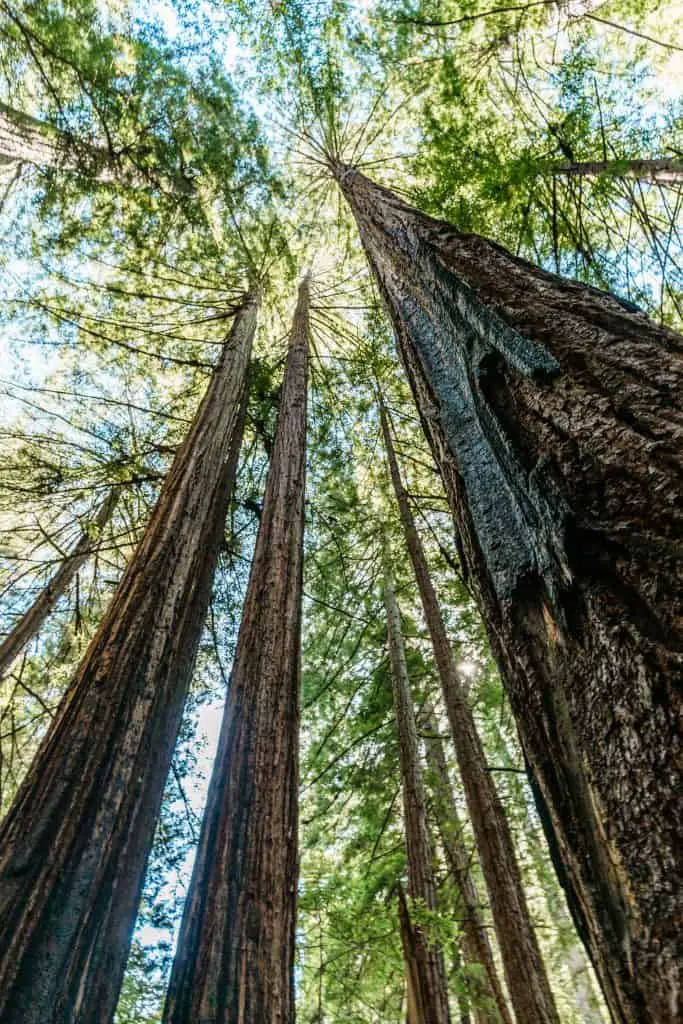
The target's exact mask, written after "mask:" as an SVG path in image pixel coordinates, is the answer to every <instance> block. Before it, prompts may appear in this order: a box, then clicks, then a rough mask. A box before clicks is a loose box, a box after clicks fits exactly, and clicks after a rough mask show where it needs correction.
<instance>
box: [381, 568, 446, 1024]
mask: <svg viewBox="0 0 683 1024" xmlns="http://www.w3.org/2000/svg"><path fill="white" fill-rule="evenodd" d="M384 604H385V607H386V613H387V632H388V642H389V661H390V663H391V690H392V695H393V701H394V714H395V716H396V730H397V733H398V752H399V761H400V766H401V792H402V795H403V822H404V828H405V835H406V855H407V861H408V895H409V896H410V899H411V901H412V902H413V903H417V904H419V905H421V906H423V907H424V908H425V909H426V910H428V911H432V912H435V911H436V910H437V898H436V883H435V881H434V867H433V863H432V859H433V853H432V846H431V842H430V839H429V832H428V828H427V808H426V803H425V791H424V781H423V777H422V765H421V763H420V751H419V745H418V739H417V726H416V724H415V713H414V711H413V702H412V696H411V692H410V680H409V679H408V666H407V664H406V656H405V648H404V645H403V634H402V632H401V614H400V612H399V608H398V604H397V601H396V595H395V593H394V587H393V583H392V581H391V576H390V573H389V570H388V566H386V565H385V571H384ZM401 912H402V911H401ZM402 932H403V923H402ZM410 933H411V943H410V945H411V954H410V959H408V958H406V969H407V971H408V976H409V978H410V979H411V985H412V998H413V1000H414V1001H415V1002H416V1003H417V1004H418V1006H419V1007H420V1010H419V1013H418V1020H419V1021H420V1024H450V1013H449V1010H448V988H447V984H446V969H445V966H444V960H443V954H442V952H441V949H440V947H439V946H438V945H436V944H435V943H434V942H432V941H430V938H429V934H428V931H427V930H426V929H425V928H424V927H422V926H421V925H413V924H412V923H411V924H410ZM404 947H405V941H404Z"/></svg>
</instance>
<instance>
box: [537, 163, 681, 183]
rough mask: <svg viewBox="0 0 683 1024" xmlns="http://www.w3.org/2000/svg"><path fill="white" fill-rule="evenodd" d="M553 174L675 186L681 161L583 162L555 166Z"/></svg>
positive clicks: (679, 172) (678, 180)
mask: <svg viewBox="0 0 683 1024" xmlns="http://www.w3.org/2000/svg"><path fill="white" fill-rule="evenodd" d="M551 170H552V173H553V174H564V175H566V176H567V177H570V178H571V177H586V178H600V177H610V178H636V179H637V180H638V181H651V182H654V183H655V184H656V185H676V184H680V183H681V182H683V161H681V160H674V159H673V158H660V159H656V160H583V161H578V162H575V163H564V164H556V165H555V166H554V167H552V169H551Z"/></svg>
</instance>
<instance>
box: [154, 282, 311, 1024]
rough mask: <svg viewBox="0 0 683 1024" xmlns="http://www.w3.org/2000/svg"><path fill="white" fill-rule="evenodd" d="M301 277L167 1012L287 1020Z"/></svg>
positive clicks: (299, 547) (302, 390)
mask: <svg viewBox="0 0 683 1024" xmlns="http://www.w3.org/2000/svg"><path fill="white" fill-rule="evenodd" d="M309 287H310V286H309V278H308V277H306V278H305V279H304V281H303V283H302V284H301V286H300V289H299V299H298V303H297V307H296V312H295V314H294V323H293V327H292V332H291V336H290V342H289V354H288V357H287V366H286V369H285V379H284V384H283V390H282V399H281V403H280V412H279V416H278V423H277V429H276V435H275V443H274V448H273V457H272V461H271V465H270V471H269V473H268V480H267V484H266V491H265V495H264V501H263V512H262V515H261V522H260V525H259V531H258V537H257V540H256V549H255V552H254V559H253V563H252V567H251V573H250V577H249V585H248V588H247V595H246V598H245V603H244V610H243V612H242V623H241V626H240V632H239V638H238V642H237V650H236V653H235V663H234V667H233V670H232V676H231V680H230V687H229V690H228V694H227V697H226V705H225V712H224V716H223V724H222V728H221V735H220V741H219V746H218V754H217V757H216V763H215V766H214V770H213V776H212V779H211V785H210V788H209V796H208V802H207V807H206V811H205V814H204V820H203V822H202V831H201V836H200V840H199V849H198V852H197V859H196V862H195V867H194V872H193V875H192V882H191V884H190V889H189V892H188V896H187V902H186V905H185V913H184V915H183V923H182V927H181V932H180V938H179V941H178V950H177V953H176V958H175V962H174V964H173V971H172V974H171V982H170V986H169V991H168V996H167V1000H166V1007H165V1010H164V1018H163V1019H164V1021H166V1022H168V1024H199V1022H201V1024H292V1022H293V1021H294V935H295V920H296V890H297V803H298V779H299V765H298V748H299V681H300V631H301V596H302V562H303V529H304V487H305V467H306V385H307V368H308V344H309V319H308V317H309V312H308V311H309V301H310V296H309Z"/></svg>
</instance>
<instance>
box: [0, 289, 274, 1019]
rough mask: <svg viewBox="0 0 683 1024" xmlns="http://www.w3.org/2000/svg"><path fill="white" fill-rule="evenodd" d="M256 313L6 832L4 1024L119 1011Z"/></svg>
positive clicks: (0, 975) (233, 338)
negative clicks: (123, 975)
mask: <svg viewBox="0 0 683 1024" xmlns="http://www.w3.org/2000/svg"><path fill="white" fill-rule="evenodd" d="M256 311H257V302H256V299H255V298H253V297H250V298H248V299H247V301H246V302H245V303H244V305H243V306H242V307H241V309H240V310H239V311H238V313H237V316H236V318H235V322H234V325H233V328H232V331H231V335H230V339H229V341H228V343H227V344H226V346H225V349H224V351H223V354H222V356H221V358H220V360H219V363H218V365H217V367H216V369H215V370H214V373H213V376H212V379H211V383H210V384H209V388H208V390H207V393H206V395H205V396H204V399H203V401H202V404H201V406H200V408H199V411H198V412H197V415H196V417H195V420H194V423H193V425H192V427H191V429H190V432H189V434H188V436H187V439H186V440H185V442H184V444H183V445H182V447H181V448H180V449H179V451H178V454H177V455H176V457H175V460H174V462H173V465H172V467H171V470H170V472H169V474H168V476H167V478H166V480H165V482H164V485H163V488H162V491H161V494H160V496H159V500H158V502H157V505H156V508H155V510H154V513H153V515H152V518H151V520H150V523H149V526H148V527H147V530H146V532H145V535H144V537H143V539H142V541H141V542H140V545H139V547H138V549H137V551H136V553H135V555H134V556H133V558H132V560H131V562H130V564H129V565H128V568H127V569H126V572H125V574H124V576H123V579H122V581H121V583H120V584H119V587H118V589H117V591H116V594H115V596H114V598H113V600H112V603H111V605H110V607H109V609H108V611H107V613H106V615H105V617H104V620H103V622H102V625H101V626H100V628H99V630H98V632H97V633H96V635H95V637H94V638H93V640H92V642H91V644H90V646H89V648H88V650H87V652H86V655H85V657H84V659H83V661H82V663H81V665H80V667H79V669H78V671H77V673H76V676H75V678H74V680H73V681H72V683H71V686H70V687H69V689H68V691H67V693H66V695H65V697H64V699H63V701H62V703H61V705H60V707H59V710H58V712H57V715H56V717H55V720H54V722H53V724H52V726H51V728H50V730H49V732H48V734H47V736H46V737H45V740H44V741H43V743H42V745H41V747H40V749H39V751H38V753H37V755H36V757H35V759H34V762H33V764H32V766H31V768H30V770H29V773H28V776H27V778H26V779H25V781H24V783H23V785H22V786H21V788H20V790H19V792H18V794H17V797H16V799H15V801H14V804H13V805H12V808H11V809H10V811H9V813H8V815H7V817H6V818H5V820H4V822H3V823H2V826H1V827H0V1019H2V1020H3V1021H5V1020H6V1021H8V1022H9V1021H11V1022H12V1024H48V1022H50V1024H109V1022H110V1021H111V1019H112V1017H113V1014H114V1010H115V1007H116V1000H117V996H118V991H119V987H120V983H121V978H122V974H123V969H124V966H125V961H126V956H127V953H128V947H129V944H130V938H131V932H132V928H133V923H134V920H135V914H136V910H137V905H138V900H139V894H140V889H141V886H142V881H143V876H144V871H145V864H146V861H147V856H148V853H149V849H150V846H151V843H152V837H153V833H154V826H155V822H156V819H157V816H158V812H159V806H160V803H161V798H162V794H163V789H164V783H165V780H166V775H167V773H168V769H169V766H170V762H171V756H172V753H173V748H174V745H175V741H176V737H177V734H178V729H179V727H180V721H181V716H182V710H183V704H184V702H185V695H186V692H187V688H188V685H189V682H190V678H191V675H192V669H193V665H194V659H195V655H196V650H197V645H198V642H199V637H200V633H201V629H202V625H203V622H204V618H205V615H206V609H207V606H208V601H209V597H210V592H211V584H212V579H213V574H214V570H215V564H216V558H217V555H218V549H219V545H220V542H221V539H222V535H223V531H224V527H225V512H226V505H227V501H228V498H229V495H230V491H231V488H232V485H233V481H234V476H235V469H236V464H237V446H238V444H239V441H240V436H239V434H240V429H239V428H240V425H241V423H242V422H243V410H244V395H245V387H246V374H247V367H248V363H249V355H250V351H251V343H252V339H253V335H254V329H255V325H256ZM226 460H228V461H227V465H226Z"/></svg>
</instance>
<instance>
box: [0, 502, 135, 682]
mask: <svg viewBox="0 0 683 1024" xmlns="http://www.w3.org/2000/svg"><path fill="white" fill-rule="evenodd" d="M120 493H121V492H120V490H119V488H117V487H114V488H112V489H111V491H110V492H109V494H108V495H107V497H106V498H105V499H104V501H103V502H102V503H101V505H100V507H99V509H98V510H97V514H96V515H95V517H94V518H93V520H92V522H91V523H89V524H88V526H87V528H85V529H84V530H82V532H81V536H80V537H79V539H78V541H77V542H76V544H75V545H74V547H73V549H72V550H71V552H70V553H69V554H68V555H67V556H66V558H64V560H63V561H62V563H61V565H60V566H59V568H58V569H57V571H56V572H55V574H54V575H53V577H52V578H51V579H50V580H49V582H48V583H47V584H46V585H45V586H44V587H43V589H42V590H41V592H40V593H39V594H38V596H37V597H36V599H35V600H34V601H33V603H32V604H31V606H30V607H29V608H27V609H26V611H25V612H24V614H23V615H22V616H21V618H20V619H19V621H18V622H17V623H16V625H15V626H14V628H13V629H12V631H11V632H10V633H9V634H8V635H7V636H6V637H5V639H4V640H3V641H2V643H1V644H0V678H2V676H3V675H5V673H6V672H7V671H8V669H9V668H10V667H11V665H12V662H13V661H14V659H15V658H17V657H18V655H19V654H21V652H22V651H23V649H24V648H25V647H26V646H27V645H28V644H29V643H30V642H31V640H33V638H34V637H35V636H37V635H38V633H39V632H40V630H41V628H42V626H43V623H44V622H45V620H46V619H47V617H48V615H49V614H50V612H51V611H52V609H53V608H54V606H55V605H56V604H57V601H59V599H60V597H62V596H63V595H64V594H65V593H66V592H67V590H68V589H69V586H70V584H71V581H72V580H73V578H74V576H75V575H76V573H77V572H78V570H79V569H80V568H81V566H82V565H84V564H85V562H86V561H87V560H88V558H89V557H90V555H91V554H93V552H95V551H96V550H97V548H98V546H99V544H100V541H101V538H102V532H103V530H104V528H105V527H106V525H107V523H108V522H109V520H110V519H111V517H112V515H113V513H114V509H115V508H116V504H117V502H118V500H119V496H120Z"/></svg>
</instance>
